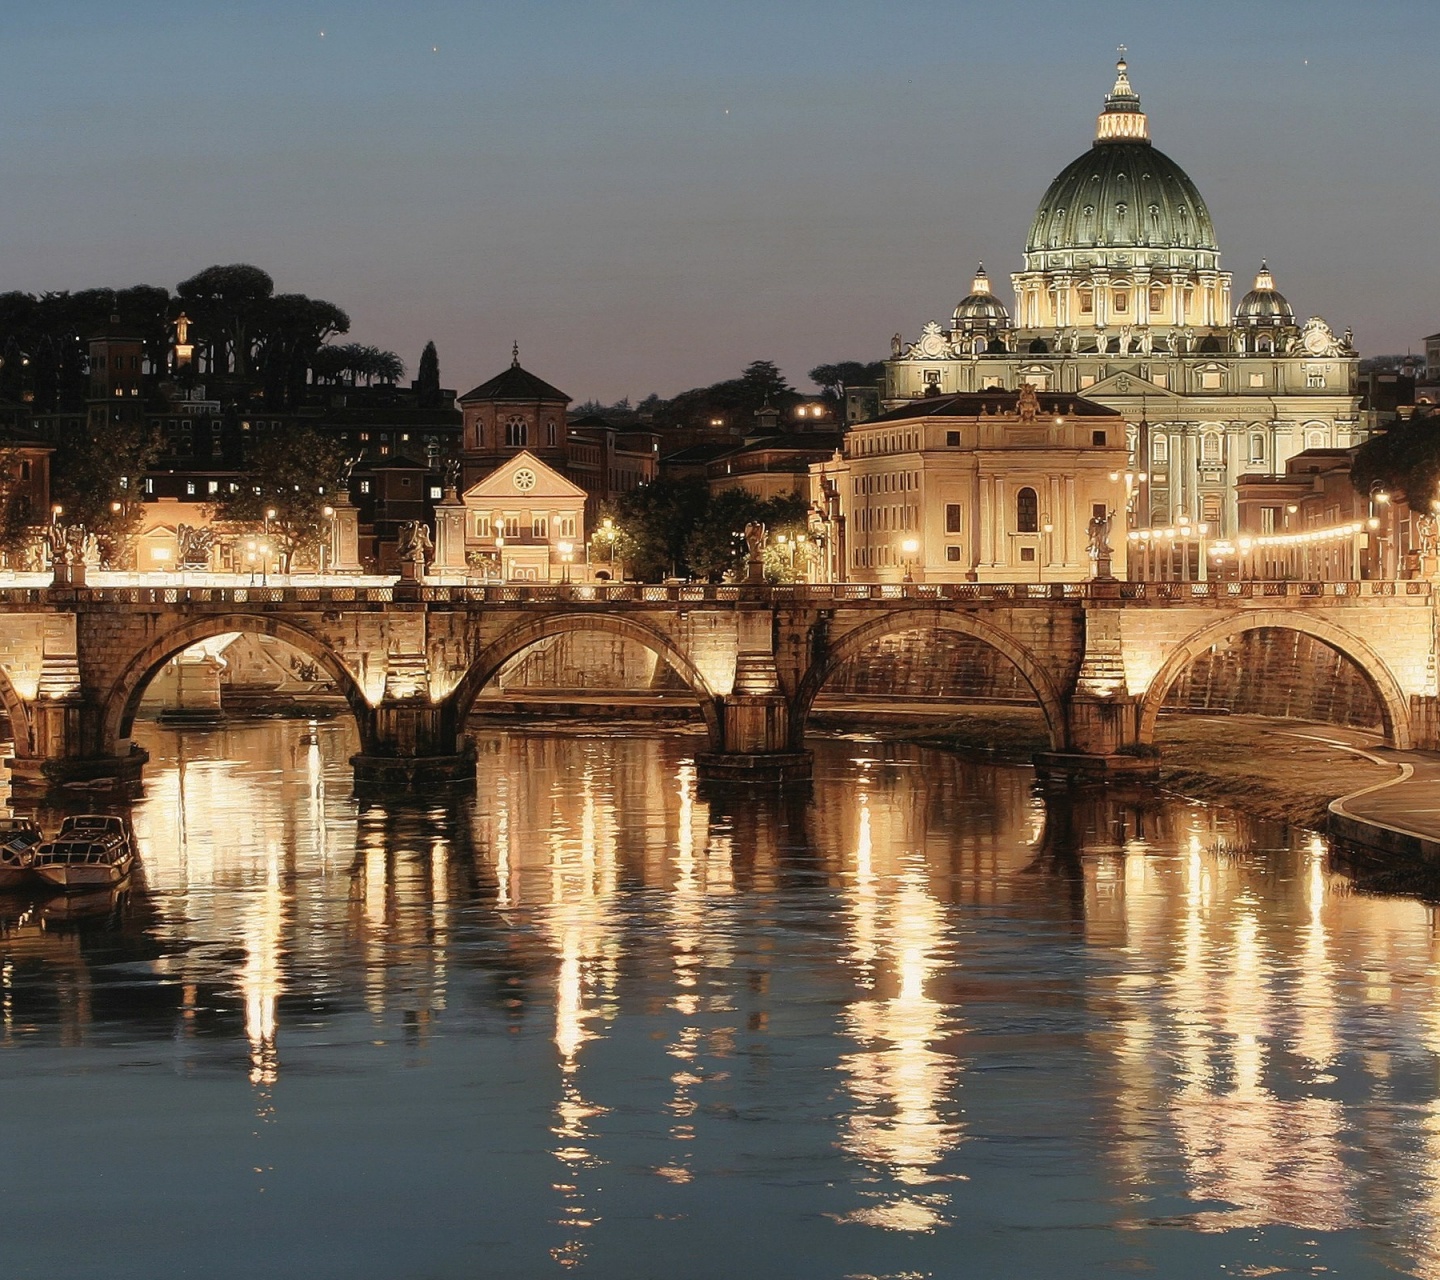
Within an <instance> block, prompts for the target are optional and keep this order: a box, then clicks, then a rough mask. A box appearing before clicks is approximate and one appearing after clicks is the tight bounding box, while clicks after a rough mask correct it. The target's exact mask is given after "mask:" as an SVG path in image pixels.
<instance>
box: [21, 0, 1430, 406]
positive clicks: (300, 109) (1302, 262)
mask: <svg viewBox="0 0 1440 1280" xmlns="http://www.w3.org/2000/svg"><path fill="white" fill-rule="evenodd" d="M0 11H3V12H4V15H5V35H6V39H5V42H4V45H3V47H0V71H3V73H0V149H3V156H4V162H3V169H0V172H3V173H4V174H5V181H4V182H3V183H0V244H3V247H4V253H3V256H0V262H3V271H0V290H4V289H26V290H34V291H39V290H44V289H79V288H86V287H91V286H99V285H114V286H124V285H129V284H135V283H142V282H143V283H152V284H162V285H168V286H170V287H173V286H174V285H175V284H176V283H177V282H178V281H179V280H181V279H183V278H184V277H186V276H188V275H190V274H192V273H193V272H194V271H196V270H198V269H199V268H201V267H204V266H207V265H209V264H211V263H214V262H253V263H255V264H256V265H257V266H261V267H264V268H265V269H266V270H267V271H269V272H270V273H271V274H272V275H273V276H274V277H275V280H276V286H277V288H278V289H280V290H283V291H299V292H305V293H310V294H313V295H315V296H319V297H324V298H328V299H330V300H331V301H333V302H335V303H338V304H339V305H340V306H342V307H344V308H345V309H346V310H347V311H348V312H349V313H350V316H351V318H352V321H353V328H352V331H351V336H352V338H353V339H354V340H356V341H362V342H373V343H376V344H378V345H380V346H383V347H389V348H393V349H394V350H396V351H398V352H399V353H400V355H401V356H402V358H403V359H404V360H405V362H406V365H407V367H408V368H409V370H410V371H411V372H413V370H414V366H415V363H416V361H417V359H418V356H419V352H420V348H421V346H422V345H423V344H424V342H425V340H426V339H428V338H434V339H435V341H436V343H437V345H438V347H439V350H440V365H441V373H442V377H443V380H444V382H445V385H447V386H452V387H457V388H459V389H460V390H462V391H463V390H465V389H468V388H469V387H470V386H473V385H474V384H475V383H477V382H479V381H480V380H481V379H482V378H485V377H488V376H489V375H490V374H492V373H494V372H496V371H498V370H499V369H500V368H501V367H503V366H504V364H505V363H506V362H507V360H508V357H509V349H510V341H511V339H512V337H513V338H518V340H519V342H520V346H521V354H522V359H523V360H524V363H525V364H526V365H527V367H529V368H531V369H533V370H534V371H536V372H537V373H540V374H541V375H542V376H544V377H546V378H547V379H549V380H550V381H552V382H554V383H556V384H557V385H559V386H561V387H563V388H564V389H565V390H566V391H568V392H569V393H570V394H571V395H572V396H574V397H575V398H576V399H577V400H581V399H586V398H588V397H591V396H595V397H598V398H600V399H602V400H613V399H615V398H618V397H619V396H622V395H630V396H632V397H636V398H638V397H640V396H643V395H645V394H646V393H647V392H650V391H658V392H660V393H661V394H662V395H668V394H673V393H674V392H676V391H679V390H681V389H683V388H685V387H689V386H693V385H697V384H700V383H705V382H711V381H714V380H716V379H719V378H722V377H729V376H733V375H734V374H735V373H737V372H738V371H739V370H740V368H741V367H743V365H744V364H746V363H747V362H748V361H750V360H754V359H773V360H775V361H777V362H778V363H779V364H780V365H781V366H782V367H783V368H784V369H785V370H786V371H787V372H788V373H789V374H790V376H791V379H792V381H794V382H795V383H796V384H797V385H799V386H801V387H802V388H808V387H809V383H808V380H807V379H806V377H805V373H806V370H808V369H809V368H810V367H812V366H813V365H815V364H818V363H820V362H822V361H833V360H843V359H864V360H868V359H879V358H882V357H884V356H885V355H887V354H888V351H889V338H890V335H891V334H892V333H893V332H895V331H896V330H902V331H903V332H904V333H905V334H907V335H908V336H912V337H913V336H914V335H916V334H917V333H918V331H919V329H920V326H921V325H922V324H923V323H924V322H925V321H926V320H929V319H937V320H945V319H947V318H948V316H949V313H950V311H951V310H952V309H953V307H954V305H955V303H956V302H957V301H958V300H959V298H960V297H961V296H962V295H963V294H964V293H965V292H967V289H968V283H969V278H970V274H971V272H972V270H973V267H974V263H975V261H976V260H977V259H983V260H984V261H985V263H986V265H987V267H988V268H989V269H990V271H991V274H992V278H996V282H997V285H1004V286H1005V287H1001V288H998V289H997V291H998V292H1000V293H1001V296H1002V297H1004V298H1005V300H1006V301H1007V302H1008V301H1009V290H1008V282H1006V281H1005V277H1006V276H1007V275H1008V273H1009V272H1010V271H1012V270H1015V269H1017V268H1018V267H1019V266H1020V255H1021V250H1022V249H1023V246H1024V240H1025V235H1026V232H1027V230H1028V227H1029V221H1030V218H1031V215H1032V214H1033V212H1034V208H1035V206H1036V204H1037V203H1038V201H1039V199H1040V196H1041V195H1042V193H1043V192H1044V190H1045V187H1046V186H1047V184H1048V183H1049V181H1050V179H1051V178H1052V177H1054V175H1055V174H1056V173H1057V172H1059V170H1060V169H1061V168H1062V167H1063V166H1064V165H1065V164H1066V163H1068V162H1069V161H1070V160H1071V159H1073V158H1074V157H1075V156H1076V155H1078V154H1079V153H1080V152H1081V151H1082V150H1083V149H1084V148H1086V147H1088V146H1089V144H1090V140H1091V137H1092V135H1093V129H1094V117H1095V114H1096V112H1097V111H1098V110H1099V109H1100V106H1101V103H1102V100H1103V98H1104V95H1105V93H1106V91H1107V90H1108V89H1109V87H1110V84H1111V82H1112V80H1113V71H1114V67H1113V64H1114V58H1115V45H1116V44H1117V43H1119V42H1122V41H1123V42H1124V43H1125V44H1127V45H1128V46H1129V50H1130V54H1129V58H1130V68H1131V79H1132V81H1133V82H1134V84H1135V87H1136V90H1137V91H1138V92H1139V94H1140V97H1141V101H1142V102H1143V104H1144V107H1145V110H1146V112H1147V114H1148V115H1149V117H1150V126H1151V135H1152V137H1153V138H1154V140H1155V142H1156V145H1157V146H1159V147H1160V148H1161V149H1162V150H1164V151H1166V152H1168V153H1169V154H1170V155H1171V156H1172V157H1174V158H1175V159H1176V160H1177V161H1178V162H1179V163H1180V164H1181V165H1182V166H1183V167H1184V168H1185V169H1186V170H1187V172H1189V174H1190V175H1191V177H1192V178H1193V179H1194V180H1195V181H1196V183H1197V184H1198V186H1199V188H1200V191H1201V193H1202V194H1203V195H1204V197H1205V199H1206V201H1207V202H1208V204H1209V206H1210V211H1211V213H1212V215H1213V217H1214V219H1215V224H1216V228H1217V232H1218V234H1219V238H1220V247H1221V250H1222V251H1223V254H1224V263H1225V265H1226V266H1227V267H1228V268H1229V269H1230V270H1231V271H1233V272H1234V273H1235V277H1236V289H1235V291H1236V296H1238V295H1239V294H1240V293H1242V292H1244V290H1245V289H1246V288H1248V287H1249V280H1250V277H1251V276H1252V275H1253V273H1254V270H1255V268H1256V266H1257V265H1258V262H1259V259H1260V257H1261V256H1262V255H1263V256H1266V257H1268V259H1269V261H1270V265H1271V267H1272V268H1273V269H1274V270H1275V272H1276V276H1277V283H1278V284H1279V287H1280V288H1281V289H1282V290H1283V291H1284V292H1285V293H1286V294H1287V295H1288V296H1289V298H1290V300H1291V302H1292V303H1293V304H1294V306H1295V309H1296V311H1297V313H1299V314H1300V315H1301V316H1302V317H1304V316H1307V315H1313V314H1319V315H1323V316H1324V317H1325V318H1326V319H1327V320H1329V321H1330V322H1331V324H1332V325H1333V326H1334V327H1335V328H1336V329H1337V330H1339V329H1343V328H1344V327H1346V326H1347V325H1350V326H1353V327H1354V329H1355V333H1356V342H1357V345H1358V346H1360V348H1361V350H1362V352H1365V353H1372V354H1373V353H1377V352H1381V351H1392V350H1402V351H1403V350H1406V349H1411V348H1415V349H1418V348H1419V347H1420V339H1421V338H1422V337H1423V336H1424V335H1425V334H1427V333H1432V332H1434V331H1435V330H1437V329H1440V291H1437V288H1436V286H1437V276H1440V248H1437V240H1436V228H1437V227H1440V128H1437V127H1436V124H1435V122H1436V120H1437V119H1440V77H1437V76H1436V74H1435V68H1436V65H1437V55H1440V23H1437V21H1436V19H1437V17H1440V13H1437V6H1436V4H1435V0H1348V2H1342V0H1265V3H1257V2H1256V0H1204V3H1198V2H1197V3H1183V4H1182V3H1172V2H1171V0H1063V2H1052V0H998V2H997V0H949V3H943V4H942V3H932V2H930V0H911V2H910V3H906V4H898V3H878V2H867V0H754V2H752V0H709V2H706V3H690V2H687V0H508V2H505V3H481V2H479V0H468V2H466V0H404V2H403V3H400V2H398V0H394V2H390V3H379V2H373V3H370V2H364V0H229V2H227V0H205V2H204V3H199V4H197V3H194V2H193V0H187V2H186V3H178V2H174V0H123V2H122V3H116V2H115V0H107V2H106V3H95V2H92V0H46V2H45V3H43V4H34V3H26V2H25V0H4V2H3V5H0ZM322 33H323V34H322Z"/></svg>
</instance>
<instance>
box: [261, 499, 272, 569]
mask: <svg viewBox="0 0 1440 1280" xmlns="http://www.w3.org/2000/svg"><path fill="white" fill-rule="evenodd" d="M273 519H275V508H274V507H266V508H265V541H264V542H262V543H261V544H260V547H261V550H262V551H263V552H264V553H265V558H264V559H263V560H261V562H260V577H261V580H262V581H268V579H267V578H266V575H267V574H268V573H269V570H270V560H269V555H270V521H272V520H273Z"/></svg>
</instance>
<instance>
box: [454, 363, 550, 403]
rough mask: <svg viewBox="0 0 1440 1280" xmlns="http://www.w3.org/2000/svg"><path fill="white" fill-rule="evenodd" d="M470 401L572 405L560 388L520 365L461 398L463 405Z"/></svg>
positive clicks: (512, 366) (510, 368)
mask: <svg viewBox="0 0 1440 1280" xmlns="http://www.w3.org/2000/svg"><path fill="white" fill-rule="evenodd" d="M469 400H559V401H563V402H564V403H565V404H569V403H570V397H569V396H567V395H566V394H565V393H564V392H563V391H561V390H560V388H559V387H552V386H551V385H550V384H549V383H548V382H546V381H545V379H544V378H537V377H536V376H535V375H534V374H533V373H531V372H530V371H529V370H528V369H522V368H521V367H520V366H519V365H518V364H512V365H511V366H510V367H509V368H508V369H506V370H505V372H504V373H497V374H496V375H495V376H494V377H493V378H491V379H490V381H489V382H482V383H481V384H480V385H479V386H478V387H476V388H475V389H474V390H473V391H467V392H466V393H465V394H464V395H463V396H461V397H460V403H461V404H464V403H465V402H466V401H469Z"/></svg>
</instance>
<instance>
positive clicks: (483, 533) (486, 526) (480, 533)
mask: <svg viewBox="0 0 1440 1280" xmlns="http://www.w3.org/2000/svg"><path fill="white" fill-rule="evenodd" d="M475 536H476V537H477V538H488V537H489V536H490V517H489V516H488V515H482V514H481V513H480V512H478V511H477V512H476V513H475Z"/></svg>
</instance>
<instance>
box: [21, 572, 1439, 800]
mask: <svg viewBox="0 0 1440 1280" xmlns="http://www.w3.org/2000/svg"><path fill="white" fill-rule="evenodd" d="M0 615H3V619H4V621H3V625H0V700H3V703H4V708H5V710H6V712H7V713H8V714H9V717H10V721H11V724H12V726H13V729H14V736H15V758H14V760H13V761H12V762H11V767H12V770H13V772H14V774H15V776H16V778H17V779H18V780H20V781H22V782H30V783H42V784H43V783H57V782H64V781H67V780H77V779H86V778H105V777H114V778H121V779H127V778H128V779H134V778H138V776H139V770H140V767H141V765H142V764H143V760H144V757H143V753H142V752H140V751H138V750H137V749H134V748H132V746H131V744H130V741H129V737H130V728H131V723H132V721H133V719H134V716H135V711H136V707H137V706H138V704H139V701H140V696H141V694H142V692H143V691H144V688H145V685H146V684H147V682H148V681H149V680H150V679H151V678H152V677H153V676H154V675H155V673H156V672H157V671H158V670H159V669H160V667H161V666H162V665H163V664H164V663H165V662H167V661H168V660H169V659H170V658H172V657H173V656H174V655H175V654H177V653H179V652H180V651H181V650H183V649H185V648H187V647H189V646H191V645H193V644H195V643H197V642H198V641H202V640H205V639H207V638H209V637H212V636H216V635H218V634H221V633H224V632H234V631H244V632H257V633H261V634H266V635H271V636H275V637H277V638H278V639H281V640H284V641H286V642H287V643H289V644H291V645H294V646H295V647H296V648H297V649H300V650H302V651H303V652H305V653H307V654H309V655H310V656H311V657H312V658H313V659H314V660H315V661H316V662H317V663H318V664H319V665H320V666H322V667H323V668H324V669H325V671H326V672H328V673H329V675H330V676H331V677H332V678H333V679H334V681H335V684H336V687H337V688H338V689H340V690H341V692H343V693H344V695H345V697H346V699H347V700H348V702H349V704H350V706H351V708H352V710H353V711H354V713H355V718H356V720H357V722H358V724H359V729H360V742H361V750H360V754H358V755H357V756H356V757H355V769H356V777H357V780H358V781H360V782H362V783H376V784H394V785H402V786H426V785H435V784H441V783H449V782H455V781H462V780H466V779H471V778H473V776H474V760H473V750H472V748H471V747H470V745H469V742H468V740H467V739H466V738H465V735H464V725H465V720H466V717H467V715H468V714H469V711H470V708H471V706H472V704H473V702H474V700H475V697H476V695H477V694H478V693H479V692H480V690H481V689H482V688H484V686H485V685H486V684H487V682H489V681H490V680H491V679H492V678H493V677H494V676H495V675H496V673H497V672H498V671H499V670H500V669H501V667H502V666H504V664H505V663H506V662H507V661H509V660H510V659H511V658H513V657H515V656H516V655H517V654H519V653H521V652H522V651H524V650H525V649H526V648H527V647H529V646H530V645H533V644H535V643H536V642H538V641H540V640H544V639H546V638H547V637H551V636H556V635H560V634H563V633H567V632H583V631H598V632H603V633H608V634H610V635H613V636H617V637H620V638H623V639H627V640H631V641H634V642H636V643H638V644H641V645H644V646H646V647H647V648H649V649H650V650H652V651H653V652H654V653H656V654H657V655H659V657H660V658H662V659H663V660H664V661H665V662H666V663H668V664H669V666H670V667H671V668H673V670H674V671H675V673H676V674H677V675H678V677H679V678H680V679H681V680H682V681H683V682H684V684H685V685H686V686H687V687H688V688H689V689H690V691H691V692H692V693H693V694H694V696H695V698H696V701H697V702H698V703H699V706H700V709H701V711H702V713H703V715H704V717H705V721H706V725H707V727H708V730H709V736H710V742H709V751H708V752H706V753H705V754H703V755H702V757H701V767H702V771H703V772H705V773H707V774H708V775H709V776H711V777H716V778H730V777H733V778H762V779H770V780H782V781H783V780H786V779H790V778H796V777H803V776H806V774H807V773H808V767H809V766H808V756H807V755H806V753H805V752H804V749H803V739H804V732H805V721H806V717H807V715H808V713H809V710H810V706H811V703H812V702H813V700H814V698H815V696H816V694H817V693H818V692H819V691H820V689H821V688H822V687H823V685H824V684H825V682H826V680H827V678H829V677H830V676H831V675H832V674H833V673H834V672H835V671H836V669H837V668H838V667H839V666H840V665H841V664H842V663H845V662H847V661H850V660H852V659H859V658H862V656H863V655H864V654H865V651H866V649H867V647H868V646H871V645H873V644H874V643H875V642H877V641H879V640H883V639H884V638H885V637H887V636H892V635H897V634H900V633H903V632H910V631H916V630H922V631H923V630H940V631H947V632H953V633H959V634H961V635H963V636H968V637H970V638H971V639H972V640H974V641H978V642H980V643H982V644H984V645H987V646H989V647H990V648H992V649H994V650H995V651H997V652H998V653H999V654H1001V655H1003V656H1004V657H1005V658H1006V659H1008V661H1009V662H1010V663H1013V664H1014V666H1015V667H1016V668H1017V669H1018V671H1019V672H1020V674H1021V675H1022V676H1023V677H1024V679H1025V681H1026V683H1027V684H1028V685H1029V687H1030V689H1031V690H1032V692H1033V693H1034V695H1035V699H1036V701H1037V702H1038V703H1039V705H1040V708H1041V710H1042V711H1043V712H1044V715H1045V721H1046V725H1047V728H1048V732H1049V736H1050V743H1051V748H1052V751H1053V752H1054V753H1055V755H1056V757H1057V759H1056V761H1055V763H1057V764H1059V763H1069V764H1072V765H1075V766H1077V767H1094V768H1107V767H1108V768H1115V767H1123V765H1124V764H1126V763H1134V762H1135V760H1136V753H1135V748H1136V746H1137V744H1145V743H1149V742H1150V741H1151V739H1152V737H1153V734H1154V730H1155V721H1156V717H1157V715H1158V714H1159V711H1160V706H1161V704H1162V703H1163V702H1164V700H1165V695H1166V693H1167V692H1168V690H1169V689H1170V687H1171V685H1172V684H1173V683H1174V682H1175V681H1176V679H1177V678H1178V677H1179V676H1180V675H1181V674H1182V672H1184V670H1185V669H1186V667H1187V666H1188V665H1189V664H1190V663H1191V662H1192V661H1193V660H1194V659H1195V658H1196V657H1198V656H1199V655H1201V654H1203V653H1206V652H1208V651H1209V650H1210V649H1211V648H1212V647H1214V646H1216V645H1219V644H1222V643H1224V642H1225V641H1227V640H1228V639H1229V638H1230V637H1233V636H1235V635H1238V634H1240V633H1243V632H1246V631H1252V630H1256V629H1261V628H1266V629H1268V628H1278V629H1282V630H1288V631H1292V632H1301V633H1303V634H1305V635H1308V636H1310V637H1312V638H1313V639H1314V640H1317V641H1319V642H1321V643H1322V644H1324V645H1326V646H1328V647H1329V648H1330V649H1332V650H1334V651H1336V652H1337V653H1339V654H1341V655H1342V656H1343V657H1344V658H1345V659H1347V660H1348V661H1349V662H1350V663H1352V664H1353V665H1354V666H1355V668H1357V669H1358V671H1359V672H1360V674H1361V675H1362V676H1363V678H1364V680H1365V682H1366V684H1367V685H1368V686H1369V688H1370V690H1371V691H1372V692H1373V693H1374V695H1375V699H1376V702H1377V704H1378V706H1379V708H1380V712H1381V715H1382V718H1383V721H1384V728H1385V734H1386V736H1387V738H1388V740H1389V741H1390V742H1391V744H1392V745H1394V746H1396V747H1401V748H1409V747H1415V746H1435V745H1440V739H1437V732H1440V721H1437V712H1436V707H1437V700H1436V693H1437V690H1436V663H1435V657H1436V643H1435V607H1434V599H1433V597H1432V594H1431V590H1430V586H1429V584H1428V583H1424V582H1401V583H1395V582H1378V581H1377V582H1338V583H1336V582H1328V583H1294V582H1292V583H1248V582H1220V583H1128V582H1108V583H1099V582H1092V583H1080V584H1044V585H1011V586H1007V585H1000V584H958V585H929V584H913V585H912V584H907V585H905V586H862V585H848V584H839V585H835V586H797V587H749V586H745V587H727V586H678V587H676V586H663V587H662V586H654V587H652V586H642V585H632V584H615V585H610V586H592V585H579V584H577V585H573V586H567V585H534V586H489V587H458V586H417V585H413V584H397V585H394V586H384V587H375V586H356V587H339V586H315V587H295V586H286V587H236V586H230V587H213V586H204V587H113V588H72V589H64V588H52V589H45V588H12V589H9V590H0ZM1141 754H1143V753H1141Z"/></svg>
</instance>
